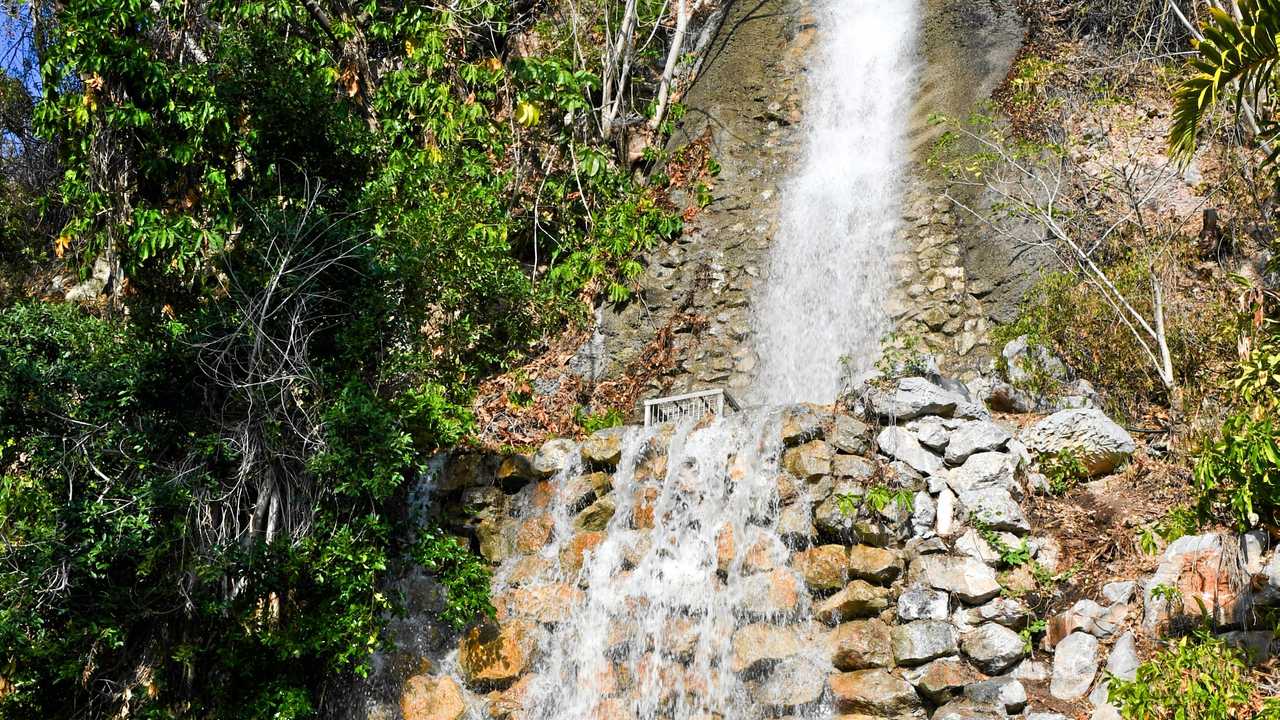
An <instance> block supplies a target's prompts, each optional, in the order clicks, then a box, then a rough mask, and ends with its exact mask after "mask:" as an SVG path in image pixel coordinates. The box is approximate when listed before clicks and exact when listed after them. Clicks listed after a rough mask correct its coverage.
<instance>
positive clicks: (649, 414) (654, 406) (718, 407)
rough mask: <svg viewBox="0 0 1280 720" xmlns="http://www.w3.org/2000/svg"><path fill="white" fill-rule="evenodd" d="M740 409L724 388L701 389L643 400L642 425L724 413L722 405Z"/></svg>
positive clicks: (696, 418)
mask: <svg viewBox="0 0 1280 720" xmlns="http://www.w3.org/2000/svg"><path fill="white" fill-rule="evenodd" d="M725 405H728V406H729V407H730V408H732V409H734V410H740V409H741V408H739V407H738V403H737V401H735V400H734V399H733V397H732V396H731V395H729V393H727V392H725V391H724V390H720V389H716V390H701V391H698V392H692V393H688V394H686V395H674V396H672V397H664V398H657V399H655V400H645V401H644V426H645V427H650V426H653V425H660V424H662V423H669V422H674V423H681V422H689V421H694V422H696V421H698V420H701V419H702V418H704V417H706V416H708V415H720V416H723V415H724V406H725Z"/></svg>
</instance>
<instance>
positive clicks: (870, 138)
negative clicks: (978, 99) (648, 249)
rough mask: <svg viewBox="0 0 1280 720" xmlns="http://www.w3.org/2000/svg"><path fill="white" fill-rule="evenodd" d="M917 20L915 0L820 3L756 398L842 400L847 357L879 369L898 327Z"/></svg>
mask: <svg viewBox="0 0 1280 720" xmlns="http://www.w3.org/2000/svg"><path fill="white" fill-rule="evenodd" d="M918 22H919V19H918V16H917V8H916V0H888V1H887V2H886V1H885V0H826V1H825V2H824V3H822V6H821V7H820V8H819V10H818V31H819V40H818V42H819V45H818V47H817V48H816V51H815V54H814V57H813V65H812V69H811V71H810V73H809V77H808V107H807V111H806V113H805V117H806V137H805V148H804V151H803V156H802V158H801V160H800V162H799V165H798V167H797V172H796V173H795V175H794V176H793V177H792V178H791V179H790V180H788V181H787V182H786V184H785V185H784V186H783V188H782V199H781V202H782V208H781V216H780V218H779V224H778V234H777V236H776V238H775V239H774V242H773V247H772V250H771V257H770V263H769V273H768V277H767V280H768V281H767V282H766V283H765V285H764V288H765V289H764V292H763V293H762V295H761V297H760V298H759V299H758V300H757V304H756V328H755V337H756V345H757V348H756V349H757V351H758V352H759V354H760V376H759V378H758V379H757V382H756V388H755V390H754V394H755V398H754V399H755V400H756V401H759V402H762V403H782V402H795V401H798V400H800V401H814V402H830V401H832V400H833V399H834V398H835V397H836V395H837V393H838V392H839V389H840V380H841V372H842V358H847V359H848V360H849V362H850V364H851V366H850V370H851V371H852V372H854V373H857V372H861V371H864V370H867V369H869V368H870V365H871V363H873V362H874V361H875V358H876V356H877V355H878V350H879V341H880V339H881V337H882V336H883V335H884V334H885V333H886V332H887V331H888V329H889V327H890V322H889V318H888V317H887V314H886V312H885V304H886V302H887V300H888V295H889V291H890V290H891V289H892V287H893V285H894V283H895V280H896V272H895V269H894V268H893V267H892V258H893V255H894V253H895V251H896V245H897V231H898V225H899V223H900V219H901V209H900V197H901V194H902V183H903V174H904V172H903V171H904V169H905V168H906V166H907V164H908V150H907V144H906V138H905V135H906V128H907V125H908V117H909V115H908V113H909V111H910V108H911V104H912V99H913V89H914V87H915V36H916V27H917V23H918Z"/></svg>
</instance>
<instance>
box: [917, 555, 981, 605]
mask: <svg viewBox="0 0 1280 720" xmlns="http://www.w3.org/2000/svg"><path fill="white" fill-rule="evenodd" d="M912 571H913V574H914V576H915V577H917V578H919V580H920V581H921V582H923V583H925V584H926V585H928V586H929V587H932V588H934V589H935V590H943V591H945V592H949V593H952V594H954V595H955V596H956V598H958V599H959V600H960V601H961V602H965V603H968V604H970V605H978V604H981V603H984V602H986V601H988V600H990V599H991V598H993V597H995V596H996V595H999V594H1000V583H999V582H997V581H996V574H995V571H994V570H992V569H991V568H990V567H988V566H987V565H986V564H985V563H982V562H979V561H977V560H974V559H973V558H971V557H963V556H957V555H925V556H923V557H919V558H916V560H915V562H913V563H912Z"/></svg>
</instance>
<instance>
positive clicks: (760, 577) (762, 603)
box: [738, 568, 838, 617]
mask: <svg viewBox="0 0 1280 720" xmlns="http://www.w3.org/2000/svg"><path fill="white" fill-rule="evenodd" d="M837 594H838V593H837ZM739 597H740V598H741V600H740V601H739V604H738V610H739V611H740V612H743V613H745V614H747V615H751V616H760V617H775V616H778V615H790V614H792V613H794V612H795V611H796V605H797V603H799V601H800V581H799V580H798V579H797V578H796V576H795V573H794V572H792V571H791V570H789V569H787V568H777V569H776V570H773V571H771V572H765V573H759V574H756V575H749V576H747V577H745V578H743V579H742V594H741V595H740V596H739ZM832 597H834V596H832Z"/></svg>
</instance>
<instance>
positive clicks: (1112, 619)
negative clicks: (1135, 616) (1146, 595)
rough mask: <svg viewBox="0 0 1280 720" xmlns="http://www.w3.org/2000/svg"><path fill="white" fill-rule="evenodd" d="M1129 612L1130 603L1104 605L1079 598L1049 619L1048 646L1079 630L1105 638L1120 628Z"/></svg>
mask: <svg viewBox="0 0 1280 720" xmlns="http://www.w3.org/2000/svg"><path fill="white" fill-rule="evenodd" d="M1128 614H1129V606H1128V605H1124V604H1116V605H1109V606H1107V607H1103V606H1102V605H1099V604H1098V603H1096V602H1094V601H1092V600H1090V599H1088V598H1084V599H1081V600H1077V601H1076V604H1075V605H1072V606H1071V607H1070V609H1068V610H1066V611H1064V612H1061V613H1058V614H1057V615H1055V616H1053V618H1051V619H1050V620H1049V630H1048V632H1047V633H1046V634H1045V643H1046V647H1050V648H1051V647H1054V646H1056V645H1057V644H1058V643H1059V642H1061V641H1062V639H1063V638H1065V637H1066V636H1068V635H1070V634H1071V633H1073V632H1076V631H1077V630H1080V631H1083V632H1087V633H1089V634H1090V635H1093V636H1094V637H1097V638H1101V639H1103V640H1105V639H1107V638H1109V637H1111V636H1112V635H1115V634H1116V633H1117V632H1118V631H1119V630H1120V628H1121V627H1122V626H1123V624H1124V619H1125V616H1127V615H1128Z"/></svg>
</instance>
